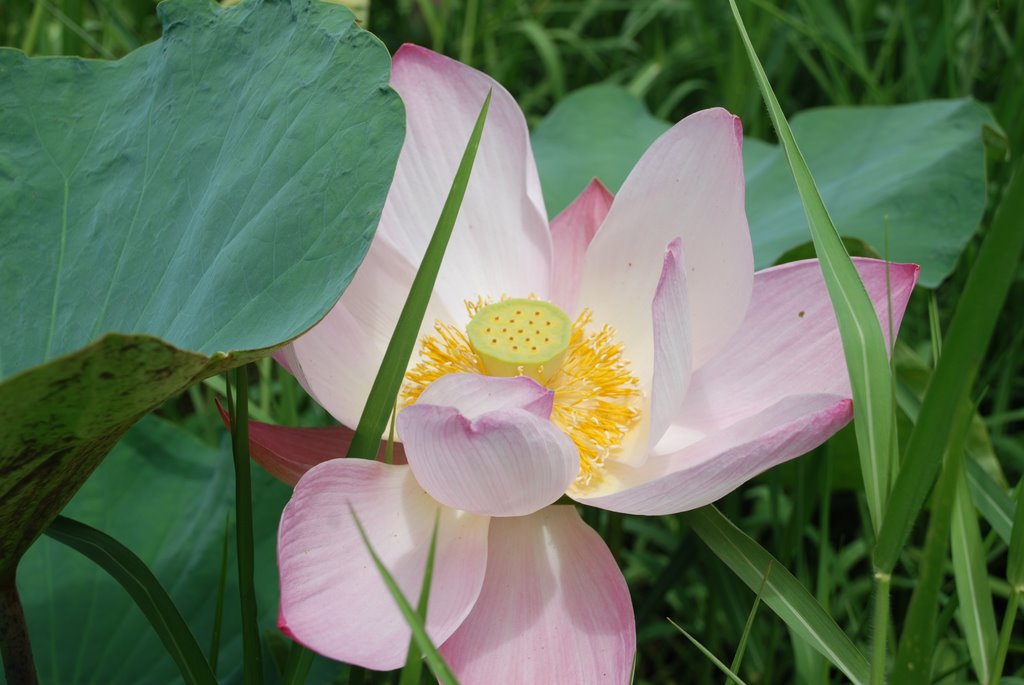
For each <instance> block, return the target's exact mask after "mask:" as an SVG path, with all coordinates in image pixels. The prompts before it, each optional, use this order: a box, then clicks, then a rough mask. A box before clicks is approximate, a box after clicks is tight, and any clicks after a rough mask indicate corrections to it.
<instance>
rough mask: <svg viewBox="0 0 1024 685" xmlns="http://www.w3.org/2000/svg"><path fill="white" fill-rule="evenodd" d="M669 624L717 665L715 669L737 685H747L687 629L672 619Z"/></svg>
mask: <svg viewBox="0 0 1024 685" xmlns="http://www.w3.org/2000/svg"><path fill="white" fill-rule="evenodd" d="M668 622H669V623H671V624H672V625H673V626H674V627H675V629H676V630H678V631H679V632H680V633H682V634H683V635H685V636H686V639H687V640H689V641H690V642H691V643H692V644H693V646H694V647H696V648H697V649H699V650H700V652H701V654H703V655H704V656H706V657H707V658H708V661H710V662H711V663H713V664H714V665H715V667H716V668H717V669H718V670H719V671H721V672H722V673H724V674H725V675H726V676H727V677H728V678H729V679H730V680H731V681H732V682H734V683H736V685H747V684H746V683H745V682H743V679H742V678H740V677H739V676H738V675H736V674H735V673H734V672H733V670H732V669H731V668H729V667H728V666H726V665H725V663H723V662H722V660H721V659H719V658H718V657H717V656H715V655H714V654H713V653H712V652H711V650H710V649H708V648H707V647H705V646H704V645H702V644H701V643H700V641H699V640H697V638H695V637H694V636H693V635H690V633H688V632H687V631H686V629H685V628H683V627H682V626H681V625H679V624H678V623H676V622H675V621H673V620H672V619H668Z"/></svg>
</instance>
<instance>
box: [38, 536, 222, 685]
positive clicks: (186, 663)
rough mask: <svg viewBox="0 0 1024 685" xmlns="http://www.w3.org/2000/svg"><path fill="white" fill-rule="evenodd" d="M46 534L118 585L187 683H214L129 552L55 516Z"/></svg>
mask: <svg viewBox="0 0 1024 685" xmlns="http://www.w3.org/2000/svg"><path fill="white" fill-rule="evenodd" d="M46 534H47V535H49V536H50V537H51V538H53V539H54V540H57V541H58V542H61V543H63V544H65V545H67V546H68V547H70V548H72V549H74V550H76V551H78V552H80V553H81V554H82V555H84V556H85V557H87V558H89V559H90V560H91V561H92V562H93V563H95V564H96V565H97V566H99V567H101V568H102V569H103V570H105V571H106V572H107V573H109V574H110V576H111V577H112V578H113V579H114V580H116V581H117V582H118V583H120V584H121V587H123V588H124V589H125V591H126V592H127V593H128V594H129V595H131V597H132V599H133V600H134V601H135V604H136V605H137V606H138V607H139V609H140V610H142V613H143V614H145V615H146V619H147V620H148V621H149V624H150V625H151V626H153V629H154V630H155V631H156V633H157V635H158V636H159V637H160V640H161V641H162V642H163V643H164V647H166V648H167V653H168V654H170V655H171V658H173V659H174V661H175V663H177V665H178V669H179V670H180V671H181V678H182V680H183V681H185V682H186V683H210V684H215V683H216V682H217V679H216V678H215V677H214V675H213V671H212V670H211V669H210V664H209V663H207V661H206V657H205V656H204V655H203V650H202V648H200V647H199V643H198V642H196V638H195V636H194V635H192V631H190V630H189V628H188V625H186V624H185V620H184V619H183V618H182V617H181V613H180V612H179V611H178V609H177V607H175V606H174V602H172V601H171V598H170V597H169V596H168V595H167V592H166V591H165V590H164V588H163V586H162V585H160V581H158V580H157V579H156V577H155V576H154V575H153V573H152V572H151V571H150V570H149V569H148V568H147V567H146V565H145V564H144V563H143V562H142V560H141V559H139V558H138V557H137V556H135V555H134V554H133V553H132V551H131V550H129V549H128V548H127V547H125V546H124V545H122V544H121V543H119V542H118V541H117V540H115V539H114V538H112V537H110V536H109V535H107V534H106V533H103V532H102V531H99V530H96V529H95V528H93V527H92V526H87V525H85V524H84V523H80V522H78V521H75V520H73V519H69V518H66V517H64V516H58V517H57V518H56V519H54V521H53V523H51V524H50V527H49V528H47V529H46Z"/></svg>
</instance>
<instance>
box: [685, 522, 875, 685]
mask: <svg viewBox="0 0 1024 685" xmlns="http://www.w3.org/2000/svg"><path fill="white" fill-rule="evenodd" d="M682 516H683V520H684V521H685V522H686V523H688V524H689V525H690V527H691V528H692V529H693V531H694V532H695V533H696V534H697V535H698V536H699V537H700V539H701V540H703V541H704V544H706V545H707V546H708V548H709V549H710V550H711V551H712V552H714V553H715V555H716V556H717V557H718V558H719V559H721V560H722V561H723V562H724V563H725V565H726V566H728V567H729V568H730V569H732V572H733V573H735V574H736V575H737V576H739V578H740V580H742V581H743V582H744V583H746V585H747V587H749V588H750V589H751V590H752V591H755V592H756V591H757V590H758V588H759V587H760V586H761V584H762V583H764V591H763V593H762V596H761V601H763V602H764V603H765V604H767V605H768V606H769V607H770V608H771V610H772V611H774V612H775V614H776V615H777V616H778V617H779V618H781V619H782V620H783V622H785V624H786V625H787V626H789V628H790V629H791V630H792V631H793V633H794V634H796V635H799V636H800V638H801V639H803V640H805V641H806V642H807V643H808V644H810V645H811V646H812V647H814V649H815V650H817V651H818V652H820V653H821V654H822V655H823V656H824V657H825V658H826V659H828V660H829V661H830V662H832V664H834V665H835V667H836V668H838V669H839V670H840V671H842V672H843V673H845V674H846V677H847V678H849V679H850V680H851V681H852V682H853V683H855V685H864V684H865V683H867V682H868V681H869V679H870V669H869V667H868V662H867V659H865V658H864V655H863V654H862V653H861V652H860V650H859V649H857V646H856V645H854V644H853V641H852V640H850V638H849V636H847V635H846V633H844V632H843V630H842V629H841V628H840V627H839V626H838V625H836V622H835V621H834V620H833V619H832V617H831V616H829V615H828V612H826V611H825V610H824V609H823V608H822V607H821V604H819V603H818V600H816V599H815V598H814V595H812V594H811V593H810V592H808V591H807V588H805V587H804V586H803V585H801V584H800V581H799V580H797V579H796V578H795V577H794V576H793V574H792V573H790V572H789V571H788V570H787V569H786V568H784V567H783V566H782V565H781V564H779V563H778V562H776V561H775V559H774V557H772V555H771V554H769V553H768V552H767V551H766V550H765V549H764V548H763V547H761V546H760V545H759V544H757V543H756V542H755V541H754V540H753V539H751V538H750V537H749V536H747V534H746V533H744V532H743V531H741V530H740V529H739V528H737V527H736V526H735V525H733V524H732V523H731V522H730V521H729V520H728V519H727V518H725V516H723V515H722V514H721V513H720V512H719V511H718V510H717V509H715V507H713V506H706V507H701V508H700V509H695V510H694V511H689V512H686V513H684V514H683V515H682ZM769 566H771V576H770V577H768V578H767V579H766V578H765V573H766V570H767V569H768V568H769Z"/></svg>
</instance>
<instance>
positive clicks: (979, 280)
mask: <svg viewBox="0 0 1024 685" xmlns="http://www.w3.org/2000/svg"><path fill="white" fill-rule="evenodd" d="M1021 217H1024V172H1022V168H1021V164H1020V163H1019V162H1018V163H1017V166H1016V168H1015V171H1014V174H1013V177H1012V178H1011V179H1010V183H1009V185H1008V186H1007V188H1006V191H1005V193H1004V195H1003V201H1002V203H1001V204H1000V206H999V209H998V210H997V211H996V215H995V219H994V220H993V222H992V227H991V229H990V230H989V233H988V235H987V236H986V237H985V240H984V242H983V243H982V245H981V249H980V250H979V252H978V257H977V259H976V261H975V263H974V267H973V268H972V269H971V273H970V274H969V275H968V277H967V283H966V284H965V285H964V289H963V295H962V296H961V297H960V302H959V303H958V304H957V308H956V311H955V312H954V314H953V319H952V321H951V322H950V324H949V328H948V329H947V331H946V339H945V342H944V343H943V345H942V350H943V353H942V359H941V360H940V361H939V363H938V365H937V366H936V367H935V373H934V375H933V376H932V379H931V383H930V384H929V386H928V391H927V392H926V393H925V396H924V400H923V402H922V404H921V412H920V414H919V415H918V419H917V422H916V423H915V424H914V429H913V431H911V433H910V438H909V440H908V442H907V447H906V451H905V453H904V455H903V459H902V466H901V467H900V474H899V477H898V478H897V479H896V482H895V484H894V486H893V492H892V498H891V504H890V506H889V508H888V509H887V510H886V513H885V521H884V522H883V525H882V530H881V531H880V532H879V536H878V544H877V545H876V546H875V553H874V556H875V564H876V565H877V566H878V567H879V568H881V569H883V570H884V571H887V572H891V571H892V569H893V568H894V567H895V565H896V561H897V560H898V558H899V554H900V551H901V550H902V549H903V546H904V545H905V544H906V541H907V537H908V536H909V535H910V529H911V527H912V526H913V525H914V521H915V519H916V518H917V515H918V513H919V512H920V511H921V507H922V505H923V504H924V500H925V498H926V497H927V495H928V490H929V489H930V488H931V485H932V483H933V482H934V480H935V474H936V473H937V472H938V469H939V460H938V459H937V458H936V455H938V454H942V452H943V450H944V449H945V447H946V445H947V443H948V442H949V440H950V434H951V431H952V430H953V428H952V426H953V424H954V423H955V422H954V421H953V420H952V419H953V416H954V415H955V413H956V411H957V407H958V406H959V405H960V403H961V402H963V401H965V398H967V397H968V394H969V393H970V391H971V386H972V385H973V383H974V379H975V378H976V376H977V374H978V368H979V367H980V365H981V360H982V358H983V356H984V354H985V350H986V349H987V348H988V343H989V340H990V339H991V337H992V333H993V331H994V330H995V326H996V320H997V319H998V318H999V312H1000V310H1001V309H1002V307H1003V303H1004V302H1005V301H1006V295H1007V293H1008V292H1009V289H1010V285H1011V283H1012V282H1013V278H1014V276H1015V274H1016V270H1017V266H1018V262H1019V261H1020V258H1021V251H1022V250H1024V228H1022V227H1021Z"/></svg>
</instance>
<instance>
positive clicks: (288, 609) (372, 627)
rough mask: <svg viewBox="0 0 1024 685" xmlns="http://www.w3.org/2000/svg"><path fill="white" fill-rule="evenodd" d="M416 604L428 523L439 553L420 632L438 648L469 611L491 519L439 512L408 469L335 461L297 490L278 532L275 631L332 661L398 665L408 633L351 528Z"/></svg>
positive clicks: (484, 561)
mask: <svg viewBox="0 0 1024 685" xmlns="http://www.w3.org/2000/svg"><path fill="white" fill-rule="evenodd" d="M349 505H351V507H352V509H353V510H354V511H355V512H356V515H357V516H359V520H360V521H361V522H362V524H363V527H364V528H365V529H366V532H367V535H368V537H369V539H370V543H371V544H372V545H373V547H374V550H375V551H376V552H377V554H378V555H379V556H380V557H381V559H382V560H383V562H384V564H385V565H386V566H387V568H388V570H389V571H390V572H391V574H392V575H393V576H394V577H395V580H396V581H397V582H398V584H399V586H400V587H401V588H402V591H403V593H405V596H406V597H407V598H409V599H410V601H412V602H413V603H415V602H416V598H418V597H419V592H420V586H421V584H422V580H423V572H424V569H425V567H426V560H427V551H428V549H429V547H430V537H431V534H432V532H433V527H434V521H435V516H437V513H438V512H440V518H439V524H438V534H437V535H438V537H437V554H436V557H435V561H434V577H433V584H432V585H431V591H430V605H429V609H428V612H427V632H428V633H429V634H430V636H431V638H432V639H433V640H435V641H436V642H438V643H440V642H443V641H444V640H446V639H447V638H448V636H449V635H451V634H452V633H453V632H454V631H455V629H456V628H457V627H458V626H459V625H460V624H461V623H462V621H463V619H465V618H466V616H467V615H468V614H469V612H470V609H471V608H472V606H473V604H474V603H475V602H476V599H477V596H478V594H479V592H480V588H481V586H482V584H483V579H484V570H485V569H486V566H487V526H488V519H487V518H484V517H479V516H473V515H472V514H467V513H465V512H456V511H453V510H451V509H447V508H445V507H441V506H440V505H439V504H438V503H437V502H435V501H434V500H432V499H431V498H430V497H429V496H428V495H427V494H426V493H424V492H423V490H422V489H421V488H420V487H419V486H418V485H417V483H416V480H415V479H414V478H413V476H412V472H411V471H410V470H409V468H408V467H407V466H388V465H386V464H380V463H378V462H372V461H366V460H361V459H359V460H357V459H339V460H334V461H328V462H324V463H323V464H320V465H319V466H316V467H315V468H313V469H311V470H310V471H309V472H308V473H307V474H306V475H305V476H304V477H303V478H302V480H300V481H299V483H298V485H296V486H295V492H294V494H293V495H292V498H291V500H290V501H289V502H288V505H287V506H286V507H285V509H284V514H283V515H282V517H281V525H280V527H279V529H278V539H277V559H278V569H279V571H280V576H281V605H280V612H279V616H278V625H279V627H280V628H281V630H282V631H283V632H284V633H285V634H287V635H288V636H290V637H292V638H293V639H295V640H297V641H298V642H300V643H302V644H304V645H306V646H307V647H309V648H310V649H313V650H314V651H317V652H319V653H320V654H323V655H324V656H328V657H330V658H332V659H337V660H339V661H345V662H348V663H352V664H358V665H360V666H364V667H366V668H374V669H392V668H397V667H399V666H401V665H402V664H403V663H404V661H405V656H406V651H407V650H408V647H409V639H410V630H409V628H408V626H407V624H406V622H405V620H404V619H403V618H402V615H401V613H400V612H399V610H398V607H397V605H396V604H395V601H394V599H393V598H392V597H391V595H390V594H389V593H388V591H387V588H386V587H385V585H384V582H383V580H382V579H381V576H380V574H379V572H378V571H377V569H376V567H375V566H374V565H373V562H372V560H371V559H370V555H369V553H368V552H367V550H366V547H365V545H364V544H363V541H362V539H361V538H360V536H359V533H358V531H357V529H356V527H355V524H354V521H353V519H352V516H351V513H350V511H349Z"/></svg>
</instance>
